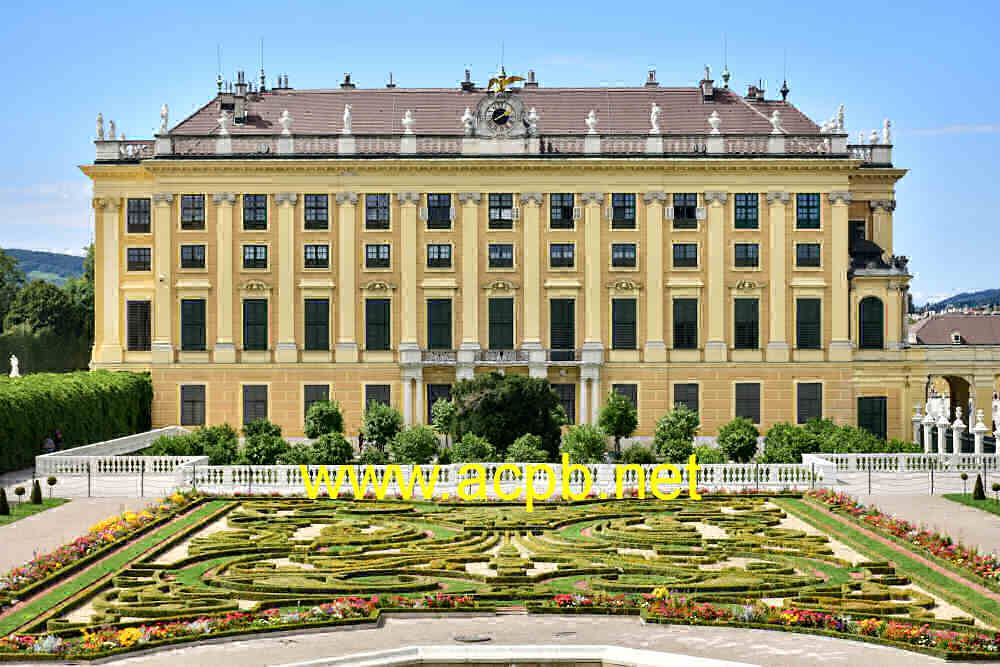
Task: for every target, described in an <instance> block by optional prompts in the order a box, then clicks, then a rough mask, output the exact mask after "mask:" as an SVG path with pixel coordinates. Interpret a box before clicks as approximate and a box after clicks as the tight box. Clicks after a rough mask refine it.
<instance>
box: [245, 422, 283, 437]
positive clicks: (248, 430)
mask: <svg viewBox="0 0 1000 667" xmlns="http://www.w3.org/2000/svg"><path fill="white" fill-rule="evenodd" d="M258 435H273V436H275V437H277V438H280V437H281V427H280V426H278V425H277V424H275V423H272V422H271V421H269V420H267V419H255V420H253V421H252V422H250V423H249V424H245V425H244V426H243V437H244V438H246V439H247V440H249V439H250V438H253V437H256V436H258Z"/></svg>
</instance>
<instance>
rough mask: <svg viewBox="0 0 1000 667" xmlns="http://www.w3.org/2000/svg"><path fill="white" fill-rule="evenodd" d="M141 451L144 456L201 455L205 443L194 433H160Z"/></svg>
mask: <svg viewBox="0 0 1000 667" xmlns="http://www.w3.org/2000/svg"><path fill="white" fill-rule="evenodd" d="M142 453H143V454H144V455H145V456H202V455H204V453H205V443H204V442H203V441H202V440H201V439H199V438H198V436H197V435H196V434H195V433H187V434H184V435H161V436H160V437H159V438H157V439H156V440H154V441H153V442H152V443H150V445H149V447H147V448H146V449H145V450H143V452H142Z"/></svg>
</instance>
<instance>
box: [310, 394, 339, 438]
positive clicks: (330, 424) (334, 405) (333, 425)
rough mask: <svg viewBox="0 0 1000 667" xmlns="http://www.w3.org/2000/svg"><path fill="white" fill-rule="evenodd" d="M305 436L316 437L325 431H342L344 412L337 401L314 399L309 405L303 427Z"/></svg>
mask: <svg viewBox="0 0 1000 667" xmlns="http://www.w3.org/2000/svg"><path fill="white" fill-rule="evenodd" d="M303 430H304V432H305V434H306V437H309V438H318V437H320V436H321V435H323V434H325V433H343V432H344V414H343V413H342V412H341V411H340V403H338V402H337V401H316V402H315V403H313V404H312V405H311V406H309V412H307V413H306V423H305V427H304V429H303Z"/></svg>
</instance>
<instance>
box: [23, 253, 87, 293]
mask: <svg viewBox="0 0 1000 667" xmlns="http://www.w3.org/2000/svg"><path fill="white" fill-rule="evenodd" d="M4 252H5V253H7V254H8V255H10V256H11V257H14V258H15V259H17V266H18V268H19V269H21V270H22V271H24V274H25V275H26V276H27V277H28V280H48V281H49V282H52V283H55V284H57V285H62V284H63V283H64V282H66V279H67V278H77V277H79V276H82V275H83V257H78V256H76V255H65V254H63V253H58V252H43V251H41V250H20V249H18V248H4Z"/></svg>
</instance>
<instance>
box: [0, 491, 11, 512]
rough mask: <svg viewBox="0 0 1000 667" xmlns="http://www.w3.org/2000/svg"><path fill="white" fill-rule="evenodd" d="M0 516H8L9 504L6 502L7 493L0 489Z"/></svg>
mask: <svg viewBox="0 0 1000 667" xmlns="http://www.w3.org/2000/svg"><path fill="white" fill-rule="evenodd" d="M0 516H10V504H9V503H8V502H7V491H6V490H4V489H3V488H2V487H0Z"/></svg>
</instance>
